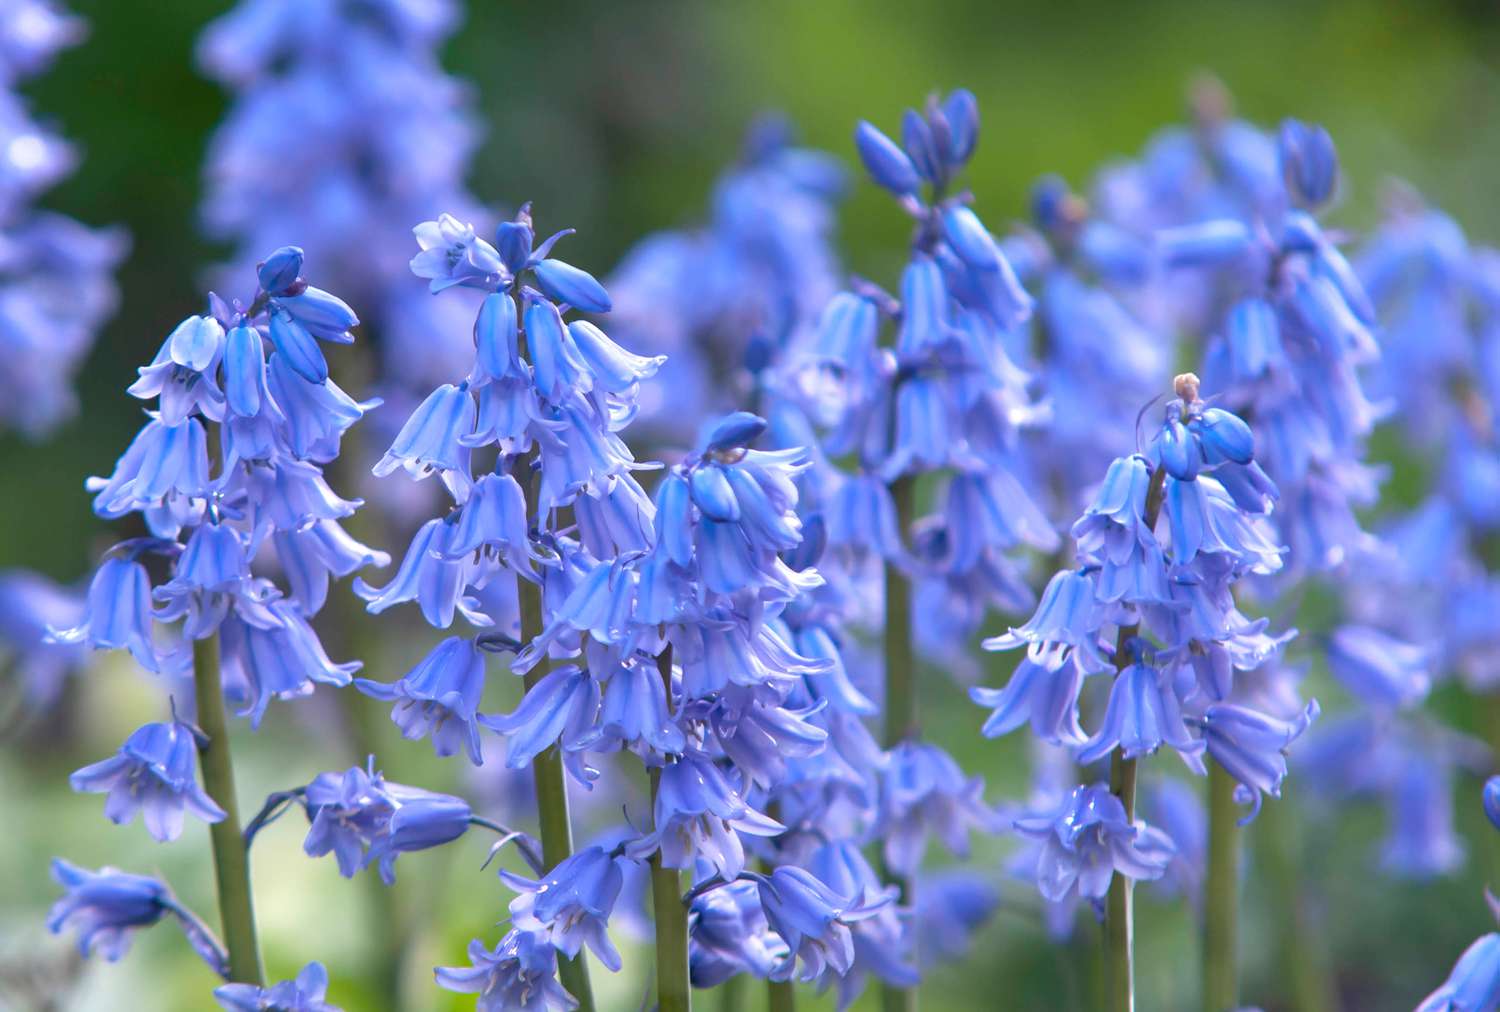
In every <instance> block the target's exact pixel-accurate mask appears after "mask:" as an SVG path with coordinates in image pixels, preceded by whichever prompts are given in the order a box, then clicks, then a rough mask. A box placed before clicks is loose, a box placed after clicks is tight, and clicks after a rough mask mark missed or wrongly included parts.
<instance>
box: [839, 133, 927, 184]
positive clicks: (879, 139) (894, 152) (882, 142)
mask: <svg viewBox="0 0 1500 1012" xmlns="http://www.w3.org/2000/svg"><path fill="white" fill-rule="evenodd" d="M854 146H855V147H856V148H858V149H859V159H860V161H862V162H864V164H865V169H866V171H868V172H869V173H870V176H871V178H872V179H874V180H875V182H876V183H878V184H879V185H881V186H883V187H885V188H886V189H887V190H890V191H891V192H892V193H894V194H897V195H900V194H906V193H915V192H916V191H917V188H918V187H919V186H921V185H922V180H921V178H920V177H919V176H918V175H917V170H916V167H915V166H914V165H912V163H911V159H910V158H908V157H906V153H905V152H904V151H902V150H901V149H900V148H899V147H897V146H896V142H895V141H893V140H891V139H890V138H889V137H887V136H886V135H885V134H883V133H881V132H880V131H879V130H877V129H876V128H875V127H874V126H873V125H871V124H870V123H868V122H866V121H865V120H860V121H859V126H857V127H855V129H854Z"/></svg>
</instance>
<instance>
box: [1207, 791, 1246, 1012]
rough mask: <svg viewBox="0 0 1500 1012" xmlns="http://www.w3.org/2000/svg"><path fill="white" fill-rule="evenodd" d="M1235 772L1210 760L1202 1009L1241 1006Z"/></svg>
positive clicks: (1224, 1011) (1221, 1011)
mask: <svg viewBox="0 0 1500 1012" xmlns="http://www.w3.org/2000/svg"><path fill="white" fill-rule="evenodd" d="M1234 787H1235V783H1234V777H1232V776H1230V775H1229V774H1228V772H1226V771H1225V769H1224V767H1222V766H1220V765H1219V764H1218V763H1216V762H1211V763H1209V764H1208V881H1207V884H1206V888H1205V894H1204V909H1203V917H1204V926H1203V1009H1204V1012H1230V1010H1232V1009H1236V1008H1239V1005H1240V1000H1239V991H1240V987H1239V959H1238V952H1237V946H1238V929H1239V905H1240V892H1239V886H1240V827H1239V825H1238V821H1239V811H1238V809H1237V807H1236V805H1235V803H1234Z"/></svg>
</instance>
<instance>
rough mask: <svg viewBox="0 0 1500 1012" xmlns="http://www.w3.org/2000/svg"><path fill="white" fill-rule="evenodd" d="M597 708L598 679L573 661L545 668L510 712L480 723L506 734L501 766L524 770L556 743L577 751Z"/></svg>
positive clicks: (591, 728) (585, 740)
mask: <svg viewBox="0 0 1500 1012" xmlns="http://www.w3.org/2000/svg"><path fill="white" fill-rule="evenodd" d="M598 711H599V683H598V682H596V681H594V678H593V676H592V675H590V674H589V672H587V671H585V670H584V669H582V668H580V667H578V666H577V665H572V664H569V665H563V666H562V667H559V668H556V669H555V670H553V671H550V672H548V673H547V674H546V675H544V676H543V677H542V678H541V679H540V680H538V681H537V683H536V684H535V685H533V686H532V687H531V688H529V689H527V690H526V695H525V696H524V697H523V698H522V700H521V703H520V705H519V706H517V707H516V709H515V710H514V711H513V712H512V713H507V714H499V715H495V716H483V717H480V718H479V721H480V723H482V724H484V726H485V727H488V728H490V729H491V730H494V731H498V732H500V733H501V734H504V735H507V736H508V738H507V740H506V747H505V765H507V766H509V767H510V768H511V769H524V768H525V767H527V766H529V765H530V764H531V761H532V760H533V759H535V758H536V757H537V756H538V755H540V754H541V753H542V752H543V751H545V750H546V749H548V748H551V747H552V746H553V745H554V744H558V743H559V741H560V742H561V745H562V747H563V749H564V750H565V751H577V750H579V749H580V748H582V747H583V746H584V745H585V744H587V743H588V742H589V741H591V740H592V738H593V737H594V723H595V719H596V716H597V714H598Z"/></svg>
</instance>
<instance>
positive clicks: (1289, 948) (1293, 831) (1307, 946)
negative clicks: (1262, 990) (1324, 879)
mask: <svg viewBox="0 0 1500 1012" xmlns="http://www.w3.org/2000/svg"><path fill="white" fill-rule="evenodd" d="M1290 790H1291V785H1289V784H1288V785H1283V786H1282V788H1281V797H1280V798H1279V799H1278V800H1277V801H1276V802H1275V803H1274V804H1269V805H1266V806H1265V807H1264V808H1262V809H1261V813H1260V817H1259V818H1258V819H1256V820H1255V833H1256V839H1257V840H1258V841H1259V846H1257V847H1256V855H1257V857H1259V858H1260V860H1261V861H1262V862H1263V863H1264V867H1265V872H1266V879H1267V880H1268V881H1269V884H1270V886H1271V890H1272V894H1273V895H1274V896H1275V898H1276V903H1275V909H1276V910H1277V911H1279V914H1280V917H1281V920H1280V922H1279V923H1278V925H1277V929H1278V930H1277V934H1278V935H1279V937H1280V941H1281V944H1280V964H1281V966H1283V967H1284V968H1285V973H1284V975H1283V977H1284V979H1285V981H1286V986H1287V987H1288V988H1289V989H1290V991H1291V994H1290V1002H1289V1004H1288V1005H1287V1007H1288V1008H1290V1009H1291V1010H1292V1012H1325V1010H1327V1009H1332V1008H1338V1007H1339V1002H1338V989H1337V988H1336V987H1335V986H1334V981H1333V973H1332V971H1331V970H1330V968H1329V965H1328V959H1327V951H1328V941H1327V938H1326V936H1325V935H1323V934H1322V933H1320V932H1319V931H1318V930H1317V927H1316V925H1315V924H1313V923H1312V912H1311V911H1310V910H1309V909H1308V903H1307V891H1306V890H1305V889H1304V888H1303V884H1302V875H1301V867H1302V840H1301V835H1300V834H1299V833H1298V831H1297V828H1298V827H1297V820H1296V814H1297V813H1296V810H1295V809H1294V808H1292V807H1291V805H1290V804H1289V791H1290Z"/></svg>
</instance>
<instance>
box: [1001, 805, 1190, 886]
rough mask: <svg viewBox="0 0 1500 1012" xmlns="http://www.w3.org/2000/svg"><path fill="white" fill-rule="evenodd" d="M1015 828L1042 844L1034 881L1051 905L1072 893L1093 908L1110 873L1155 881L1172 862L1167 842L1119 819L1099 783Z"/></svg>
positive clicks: (1121, 813) (1121, 812)
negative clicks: (1089, 902)
mask: <svg viewBox="0 0 1500 1012" xmlns="http://www.w3.org/2000/svg"><path fill="white" fill-rule="evenodd" d="M1015 825H1016V829H1017V830H1018V831H1019V832H1020V833H1022V834H1023V835H1025V836H1029V837H1031V838H1032V839H1035V840H1040V841H1042V844H1043V846H1042V850H1041V853H1040V855H1039V857H1038V860H1037V869H1036V881H1037V888H1038V889H1040V890H1041V893H1042V896H1043V897H1045V898H1046V899H1048V900H1051V901H1053V902H1057V901H1060V900H1062V899H1065V898H1066V897H1068V896H1071V895H1073V894H1074V893H1075V892H1076V894H1077V895H1078V896H1081V897H1083V898H1084V899H1087V900H1090V901H1092V902H1093V903H1095V904H1096V905H1097V904H1098V903H1099V902H1100V901H1102V900H1103V899H1104V896H1105V894H1106V893H1108V892H1109V884H1110V880H1111V879H1112V878H1113V877H1114V876H1115V875H1116V874H1120V875H1124V876H1125V877H1126V878H1130V879H1135V880H1136V881H1141V880H1150V879H1155V878H1159V877H1160V876H1161V875H1162V873H1163V872H1164V871H1165V870H1166V868H1167V864H1168V862H1169V861H1170V860H1171V858H1172V852H1173V845H1172V841H1171V840H1170V839H1169V838H1168V837H1167V836H1166V834H1165V833H1162V832H1161V831H1160V830H1158V829H1153V828H1152V827H1150V826H1147V825H1146V824H1145V823H1144V822H1141V821H1139V820H1137V821H1136V822H1134V823H1131V822H1129V821H1128V820H1127V819H1126V818H1125V806H1124V805H1123V804H1121V803H1120V799H1119V798H1117V797H1115V796H1114V795H1113V794H1111V793H1110V792H1109V787H1108V785H1106V784H1104V783H1097V784H1091V785H1088V786H1079V787H1075V788H1074V789H1073V791H1072V792H1071V793H1070V794H1069V795H1068V797H1067V798H1066V799H1065V800H1064V801H1063V803H1062V806H1061V807H1060V808H1058V809H1057V810H1056V811H1052V812H1039V813H1035V814H1029V815H1026V816H1024V817H1022V818H1018V819H1017V820H1016V823H1015Z"/></svg>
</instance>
